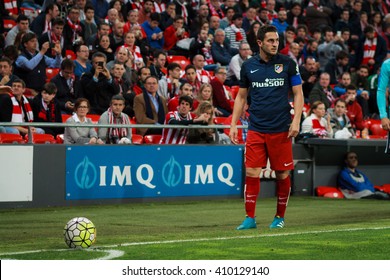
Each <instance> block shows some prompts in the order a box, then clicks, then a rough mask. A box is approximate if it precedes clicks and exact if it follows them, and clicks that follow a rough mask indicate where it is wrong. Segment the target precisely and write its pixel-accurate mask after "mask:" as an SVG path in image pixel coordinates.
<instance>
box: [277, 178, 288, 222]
mask: <svg viewBox="0 0 390 280" xmlns="http://www.w3.org/2000/svg"><path fill="white" fill-rule="evenodd" d="M276 188H277V195H278V204H277V207H276V216H279V217H281V218H283V217H284V213H285V212H286V208H287V203H288V198H289V197H290V189H291V180H290V176H287V178H285V179H283V180H276Z"/></svg>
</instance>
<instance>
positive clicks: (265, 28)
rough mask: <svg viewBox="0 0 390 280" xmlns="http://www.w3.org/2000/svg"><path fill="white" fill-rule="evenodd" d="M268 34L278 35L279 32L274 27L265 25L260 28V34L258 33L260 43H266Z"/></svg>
mask: <svg viewBox="0 0 390 280" xmlns="http://www.w3.org/2000/svg"><path fill="white" fill-rule="evenodd" d="M268 32H276V33H278V30H277V29H276V27H275V26H273V25H263V26H262V27H260V29H259V32H258V33H257V39H258V40H260V41H264V38H265V34H266V33H268Z"/></svg>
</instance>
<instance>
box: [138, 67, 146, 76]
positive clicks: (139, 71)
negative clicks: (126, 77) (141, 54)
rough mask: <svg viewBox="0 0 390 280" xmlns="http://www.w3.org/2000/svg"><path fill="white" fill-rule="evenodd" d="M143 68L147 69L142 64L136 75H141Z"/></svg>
mask: <svg viewBox="0 0 390 280" xmlns="http://www.w3.org/2000/svg"><path fill="white" fill-rule="evenodd" d="M144 69H149V68H148V67H146V66H142V67H141V68H140V69H138V71H137V75H138V76H141V75H142V70H144Z"/></svg>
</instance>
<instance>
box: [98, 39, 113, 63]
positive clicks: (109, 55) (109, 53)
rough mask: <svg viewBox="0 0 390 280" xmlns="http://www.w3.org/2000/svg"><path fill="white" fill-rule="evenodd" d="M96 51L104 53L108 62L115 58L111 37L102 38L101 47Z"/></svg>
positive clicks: (100, 40)
mask: <svg viewBox="0 0 390 280" xmlns="http://www.w3.org/2000/svg"><path fill="white" fill-rule="evenodd" d="M96 51H97V52H100V53H103V54H104V55H105V56H106V59H107V62H110V61H112V60H114V58H115V53H114V51H113V50H112V48H111V47H110V37H109V36H107V35H102V36H100V38H99V45H98V47H97V48H96ZM94 54H95V53H94Z"/></svg>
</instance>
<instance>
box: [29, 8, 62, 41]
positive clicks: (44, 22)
mask: <svg viewBox="0 0 390 280" xmlns="http://www.w3.org/2000/svg"><path fill="white" fill-rule="evenodd" d="M59 13H60V11H59V9H58V6H57V4H56V3H52V4H49V5H48V6H47V7H46V9H45V11H44V12H42V13H40V14H39V15H38V16H37V17H36V18H35V19H34V20H33V21H32V22H31V26H30V27H31V31H33V32H34V33H35V34H43V33H45V32H47V31H49V30H50V29H51V21H52V20H53V19H55V18H57V17H58V15H59Z"/></svg>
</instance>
